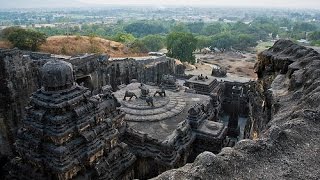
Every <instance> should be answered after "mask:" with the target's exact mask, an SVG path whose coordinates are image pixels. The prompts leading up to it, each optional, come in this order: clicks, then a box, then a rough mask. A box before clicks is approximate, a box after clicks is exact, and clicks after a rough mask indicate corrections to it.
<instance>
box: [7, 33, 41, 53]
mask: <svg viewBox="0 0 320 180" xmlns="http://www.w3.org/2000/svg"><path fill="white" fill-rule="evenodd" d="M7 39H8V40H9V41H10V42H11V43H12V44H13V46H14V47H17V48H19V49H23V50H31V51H36V50H38V49H39V46H40V45H41V44H43V43H45V42H46V39H47V36H46V35H45V34H44V33H40V32H36V31H33V30H26V29H21V28H19V29H16V30H14V31H13V32H11V33H9V35H8V38H7Z"/></svg>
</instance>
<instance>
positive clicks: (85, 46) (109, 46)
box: [0, 36, 145, 57]
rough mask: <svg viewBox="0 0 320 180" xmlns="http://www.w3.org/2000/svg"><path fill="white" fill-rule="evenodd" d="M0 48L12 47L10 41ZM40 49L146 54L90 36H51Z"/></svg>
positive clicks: (62, 51) (64, 53)
mask: <svg viewBox="0 0 320 180" xmlns="http://www.w3.org/2000/svg"><path fill="white" fill-rule="evenodd" d="M0 48H11V45H10V43H8V42H5V41H0ZM40 51H41V52H46V53H51V54H63V55H70V56H73V55H77V54H83V53H105V54H108V55H110V56H111V57H123V56H130V57H134V56H143V55H145V54H139V53H133V52H132V51H131V50H130V49H128V48H127V47H126V46H125V45H124V44H122V43H119V42H115V41H111V40H107V39H103V38H99V37H88V36H51V37H49V38H48V39H47V42H46V43H45V44H43V45H41V46H40Z"/></svg>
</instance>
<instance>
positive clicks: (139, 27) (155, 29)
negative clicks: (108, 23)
mask: <svg viewBox="0 0 320 180" xmlns="http://www.w3.org/2000/svg"><path fill="white" fill-rule="evenodd" d="M124 30H125V31H126V32H127V33H131V34H133V35H134V36H136V37H143V36H146V35H150V34H161V33H166V32H167V30H166V29H165V28H164V26H163V25H159V24H151V23H147V22H135V23H131V24H129V25H127V26H125V27H124Z"/></svg>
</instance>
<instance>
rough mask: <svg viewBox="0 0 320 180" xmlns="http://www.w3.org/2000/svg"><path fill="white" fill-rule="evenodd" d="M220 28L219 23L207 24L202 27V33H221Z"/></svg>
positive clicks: (209, 34)
mask: <svg viewBox="0 0 320 180" xmlns="http://www.w3.org/2000/svg"><path fill="white" fill-rule="evenodd" d="M222 29H223V28H222V25H221V24H220V23H214V24H209V25H207V26H205V27H204V29H203V32H202V34H204V35H207V36H212V35H216V34H219V33H221V32H222Z"/></svg>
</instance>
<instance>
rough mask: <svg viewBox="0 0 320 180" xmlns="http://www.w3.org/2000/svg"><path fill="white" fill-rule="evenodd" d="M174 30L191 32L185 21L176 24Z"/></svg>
mask: <svg viewBox="0 0 320 180" xmlns="http://www.w3.org/2000/svg"><path fill="white" fill-rule="evenodd" d="M171 31H172V32H190V31H189V29H188V27H187V26H186V25H185V24H184V23H177V24H175V25H174V26H173V27H172V29H171Z"/></svg>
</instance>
